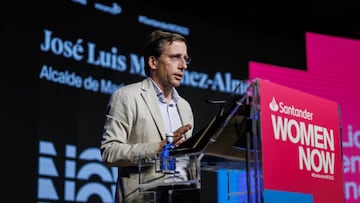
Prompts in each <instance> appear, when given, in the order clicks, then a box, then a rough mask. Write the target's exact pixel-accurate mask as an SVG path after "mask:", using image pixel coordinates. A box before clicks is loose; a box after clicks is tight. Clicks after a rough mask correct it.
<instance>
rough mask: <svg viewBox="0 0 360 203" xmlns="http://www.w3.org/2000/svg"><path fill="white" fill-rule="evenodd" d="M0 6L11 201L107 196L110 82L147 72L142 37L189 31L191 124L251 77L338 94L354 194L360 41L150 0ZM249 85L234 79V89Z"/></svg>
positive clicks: (351, 194) (110, 183) (351, 195)
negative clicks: (267, 27) (105, 135)
mask: <svg viewBox="0 0 360 203" xmlns="http://www.w3.org/2000/svg"><path fill="white" fill-rule="evenodd" d="M8 4H10V5H8ZM37 7H39V8H37ZM3 8H4V9H6V10H8V11H10V12H2V13H1V15H2V23H3V25H2V28H1V46H2V49H1V55H0V57H1V61H0V64H1V67H2V68H3V70H4V72H3V74H2V75H1V87H2V89H3V91H2V93H3V95H4V96H2V99H1V103H2V105H1V112H2V117H1V124H2V133H3V135H4V136H3V139H4V145H6V146H4V147H3V150H4V151H3V152H2V154H3V155H4V157H3V159H4V160H3V164H4V168H3V170H5V173H4V174H5V175H8V174H9V177H8V178H7V180H10V181H11V182H9V183H8V184H7V185H6V189H7V190H6V192H5V196H8V199H14V200H19V201H20V200H21V201H26V202H112V197H113V192H114V187H115V179H116V173H115V170H114V169H113V168H107V167H105V166H104V165H103V164H102V162H101V160H100V156H99V155H100V154H99V144H100V138H101V132H102V125H103V121H104V110H105V106H106V104H107V101H108V99H109V96H110V94H111V93H112V92H113V91H114V90H115V89H117V88H121V87H122V86H123V85H126V84H128V83H131V82H135V81H139V80H142V79H143V78H144V77H145V75H144V70H143V62H142V46H143V43H144V38H145V36H146V35H147V34H148V33H150V32H151V31H153V30H155V29H162V30H167V31H173V32H178V33H180V34H183V35H184V36H185V37H187V39H188V40H189V45H190V47H189V54H190V56H191V57H192V63H191V65H190V66H189V69H188V71H187V72H186V74H185V77H184V81H183V86H182V87H180V88H179V89H178V90H179V92H180V94H181V95H183V96H184V97H185V98H187V99H188V100H189V102H190V103H191V104H192V107H193V109H194V115H195V129H194V130H195V132H196V131H197V130H199V129H201V128H202V127H203V126H204V125H206V124H207V123H208V122H209V120H210V118H211V117H212V116H213V115H214V114H215V113H216V112H217V110H218V108H217V106H216V105H215V104H211V103H209V102H207V101H208V100H209V99H212V100H224V99H228V97H229V95H230V93H232V91H233V89H234V88H235V87H236V86H237V85H239V82H240V81H241V80H244V79H248V78H252V77H257V76H260V77H265V78H268V79H270V80H275V81H279V82H280V83H281V82H282V83H283V84H285V85H289V86H292V87H295V88H298V89H302V90H304V91H309V92H311V93H314V94H315V95H319V96H322V97H325V98H330V99H332V100H334V101H336V102H339V103H340V105H341V109H342V123H343V125H342V129H343V132H344V133H343V135H344V136H343V138H344V140H343V141H344V142H343V145H344V173H345V183H344V184H345V192H346V201H347V203H353V202H357V201H358V200H359V199H360V197H359V196H360V194H359V190H358V189H356V188H359V185H360V183H359V179H358V178H356V177H357V176H358V175H359V167H358V166H359V164H358V163H359V161H358V160H359V151H360V149H359V148H360V145H359V135H360V126H359V122H358V119H357V116H358V115H359V106H358V105H355V104H358V103H359V102H360V96H359V91H358V87H359V82H358V81H359V80H358V79H357V78H356V77H357V76H358V75H359V74H356V73H357V72H358V69H357V68H356V67H359V64H360V62H359V57H357V56H358V54H357V53H359V49H360V48H359V47H360V45H359V41H358V40H352V39H344V38H340V37H333V36H327V35H326V33H321V34H320V33H305V32H304V33H300V34H297V35H296V36H293V35H288V33H281V32H276V35H274V34H273V33H268V32H266V31H263V30H261V29H251V28H252V27H256V26H252V25H251V21H250V20H244V26H242V25H240V24H239V25H237V26H236V27H233V26H231V25H229V23H228V22H219V21H216V22H211V21H209V20H207V19H203V18H202V17H201V16H189V15H185V14H184V13H183V12H181V11H176V9H175V8H174V10H163V9H160V8H158V7H154V6H152V4H151V3H148V2H146V1H122V0H114V1H87V0H55V1H45V2H40V3H39V5H33V4H32V2H22V3H18V2H12V3H11V2H8V3H6V4H5V5H4V6H3ZM305 48H306V49H305ZM249 71H250V72H249ZM244 88H245V85H243V84H241V83H240V88H239V89H238V91H239V93H241V92H242V91H244ZM4 198H5V197H4Z"/></svg>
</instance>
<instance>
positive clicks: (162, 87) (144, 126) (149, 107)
mask: <svg viewBox="0 0 360 203" xmlns="http://www.w3.org/2000/svg"><path fill="white" fill-rule="evenodd" d="M144 62H145V63H144V64H145V72H146V74H147V75H148V77H147V78H146V79H144V80H143V81H140V82H137V83H134V84H129V85H127V86H124V87H122V88H120V89H118V90H117V91H115V92H114V93H113V94H112V96H111V98H110V100H109V103H108V106H107V113H106V118H105V124H104V131H103V134H102V140H101V146H100V149H101V156H102V159H103V161H104V163H105V164H106V165H107V166H109V167H114V166H116V167H119V173H118V174H119V178H118V181H117V188H116V196H115V202H146V201H147V200H146V195H145V194H146V193H143V192H142V191H139V189H138V187H139V170H138V165H139V163H141V166H142V167H141V171H140V174H141V175H140V178H141V180H140V182H141V183H154V184H155V185H156V183H163V182H164V181H165V179H166V175H165V174H164V173H161V172H157V171H156V169H155V168H154V167H155V165H154V164H147V163H148V162H147V160H155V159H156V158H158V154H159V153H160V152H161V151H162V150H163V146H164V145H166V137H165V136H166V134H168V133H172V134H173V143H172V144H173V145H174V146H178V145H180V144H182V143H183V142H184V141H185V140H186V139H188V138H189V137H191V136H192V131H193V124H194V118H193V113H192V109H191V106H190V104H189V103H188V102H187V101H186V100H185V99H184V98H182V97H181V96H180V95H179V94H178V92H177V91H176V89H175V87H179V86H180V84H181V79H182V77H183V74H184V71H185V70H186V69H187V68H188V63H189V62H190V58H189V55H188V50H187V42H186V39H185V38H184V37H183V36H181V35H179V34H176V33H169V32H163V31H160V30H156V31H154V32H152V33H151V34H150V35H148V37H147V40H146V43H145V47H144ZM139 160H140V162H139ZM186 161H187V160H186V159H184V160H182V162H179V163H177V168H176V170H178V171H179V173H178V174H177V176H178V177H177V180H180V181H181V180H187V178H188V177H187V171H186V166H187V165H186ZM160 194H161V191H158V192H157V196H158V197H156V201H158V200H159V199H160V198H161V197H159V195H160Z"/></svg>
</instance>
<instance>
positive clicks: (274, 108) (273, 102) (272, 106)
mask: <svg viewBox="0 0 360 203" xmlns="http://www.w3.org/2000/svg"><path fill="white" fill-rule="evenodd" d="M269 107H270V109H271V110H272V111H278V110H279V105H278V104H277V103H276V100H275V97H273V98H272V100H271V102H270V103H269Z"/></svg>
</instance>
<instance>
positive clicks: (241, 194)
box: [139, 78, 345, 203]
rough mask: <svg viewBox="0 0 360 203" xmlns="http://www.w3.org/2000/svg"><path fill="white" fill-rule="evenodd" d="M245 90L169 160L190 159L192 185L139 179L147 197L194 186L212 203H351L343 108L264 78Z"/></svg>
mask: <svg viewBox="0 0 360 203" xmlns="http://www.w3.org/2000/svg"><path fill="white" fill-rule="evenodd" d="M241 83H242V85H244V86H246V88H245V91H243V92H241V93H239V91H238V89H235V90H234V92H233V94H232V95H231V98H230V99H229V100H227V101H224V104H223V105H222V106H221V108H219V112H218V113H217V114H216V115H215V116H214V117H213V118H211V119H210V122H209V123H208V124H207V125H206V126H205V127H204V128H203V129H201V130H200V131H199V132H197V133H196V134H194V135H193V136H192V137H191V138H189V139H188V140H187V141H186V142H184V143H183V144H182V145H180V146H179V147H178V148H175V149H173V150H171V151H170V153H169V158H172V159H178V158H179V157H183V156H186V157H188V158H189V161H190V170H189V171H190V178H189V179H188V180H186V181H174V182H171V181H170V182H166V183H165V182H161V183H156V185H153V183H150V185H149V183H143V182H142V181H141V180H139V188H140V191H146V192H148V191H149V190H148V188H151V187H154V186H156V187H158V186H159V185H160V186H169V185H171V186H173V185H191V186H193V187H190V188H189V189H190V190H191V189H194V190H200V191H201V202H207V203H211V202H241V203H288V202H294V203H296V202H302V203H325V202H326V203H327V202H337V203H344V201H345V200H344V189H343V171H342V170H343V167H342V162H343V161H342V147H341V145H342V143H341V140H342V139H341V124H340V107H339V105H338V104H337V103H336V102H334V101H330V100H327V99H324V98H321V97H318V96H315V95H311V94H308V93H305V92H302V91H299V90H296V89H292V88H289V87H286V86H282V85H280V84H277V83H273V82H270V81H267V80H263V79H259V78H255V79H251V80H246V81H241ZM159 159H160V157H159ZM159 159H157V160H155V161H154V164H155V168H156V169H155V170H157V172H159V171H160V169H159ZM139 169H140V170H139V173H141V167H139ZM160 172H161V171H160ZM168 173H169V174H170V175H171V172H168ZM175 173H176V172H174V174H175ZM174 192H176V190H174ZM154 202H156V200H155V201H154Z"/></svg>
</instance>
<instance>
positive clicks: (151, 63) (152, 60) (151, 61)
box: [148, 56, 157, 70]
mask: <svg viewBox="0 0 360 203" xmlns="http://www.w3.org/2000/svg"><path fill="white" fill-rule="evenodd" d="M148 63H149V66H150V68H151V69H152V70H156V63H157V59H156V58H155V56H150V57H149V60H148Z"/></svg>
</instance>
